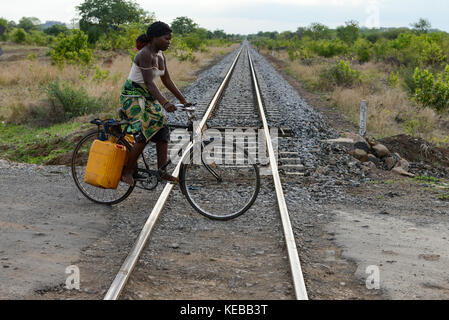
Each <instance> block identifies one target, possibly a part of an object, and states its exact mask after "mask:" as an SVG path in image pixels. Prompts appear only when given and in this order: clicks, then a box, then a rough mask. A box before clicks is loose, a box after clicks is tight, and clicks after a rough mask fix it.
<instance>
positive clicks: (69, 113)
mask: <svg viewBox="0 0 449 320" xmlns="http://www.w3.org/2000/svg"><path fill="white" fill-rule="evenodd" d="M44 89H45V91H46V92H47V96H48V99H49V101H50V105H51V108H52V109H53V112H55V113H60V114H62V117H60V119H58V120H59V121H56V122H63V121H67V120H69V119H72V118H75V117H78V116H82V115H86V114H91V113H95V112H98V111H100V110H101V109H103V108H104V107H105V103H106V102H105V100H104V99H102V98H95V97H90V96H89V95H88V94H87V92H86V90H85V89H84V88H80V89H75V88H73V87H72V86H71V85H70V83H62V84H61V83H60V82H59V79H56V80H55V81H53V82H49V83H48V84H47V85H46V86H45V87H44ZM49 116H50V117H51V115H49Z"/></svg>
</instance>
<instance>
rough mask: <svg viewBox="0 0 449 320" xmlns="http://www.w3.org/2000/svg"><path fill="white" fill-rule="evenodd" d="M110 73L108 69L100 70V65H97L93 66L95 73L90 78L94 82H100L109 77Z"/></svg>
mask: <svg viewBox="0 0 449 320" xmlns="http://www.w3.org/2000/svg"><path fill="white" fill-rule="evenodd" d="M110 73H111V72H110V71H109V70H102V69H101V68H100V67H98V66H97V67H96V68H95V74H94V76H93V78H92V80H93V81H96V82H102V81H104V80H106V79H107V78H108V77H109V75H110Z"/></svg>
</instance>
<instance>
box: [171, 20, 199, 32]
mask: <svg viewBox="0 0 449 320" xmlns="http://www.w3.org/2000/svg"><path fill="white" fill-rule="evenodd" d="M171 28H172V30H173V33H175V34H178V35H186V34H188V33H192V32H193V31H195V29H196V28H198V24H196V23H195V22H194V21H193V20H192V19H190V18H188V17H177V18H176V19H175V20H173V22H172V23H171Z"/></svg>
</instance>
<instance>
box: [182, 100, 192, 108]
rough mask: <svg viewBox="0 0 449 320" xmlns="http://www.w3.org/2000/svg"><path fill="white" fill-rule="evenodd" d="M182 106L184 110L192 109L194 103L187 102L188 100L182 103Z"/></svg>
mask: <svg viewBox="0 0 449 320" xmlns="http://www.w3.org/2000/svg"><path fill="white" fill-rule="evenodd" d="M180 102H181V104H183V105H184V108H188V107H191V106H192V105H193V103H190V102H187V101H186V100H183V101H180Z"/></svg>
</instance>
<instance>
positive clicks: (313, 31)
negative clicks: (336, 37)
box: [304, 22, 332, 40]
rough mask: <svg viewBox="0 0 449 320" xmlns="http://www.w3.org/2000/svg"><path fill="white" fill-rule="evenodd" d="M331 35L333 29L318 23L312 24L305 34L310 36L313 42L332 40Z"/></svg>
mask: <svg viewBox="0 0 449 320" xmlns="http://www.w3.org/2000/svg"><path fill="white" fill-rule="evenodd" d="M331 35H332V34H331V29H329V28H328V27H327V26H325V25H324V24H321V23H318V22H314V23H312V24H311V25H310V27H308V28H307V29H306V30H305V32H304V36H309V37H310V38H311V39H312V40H319V39H330V38H331Z"/></svg>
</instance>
